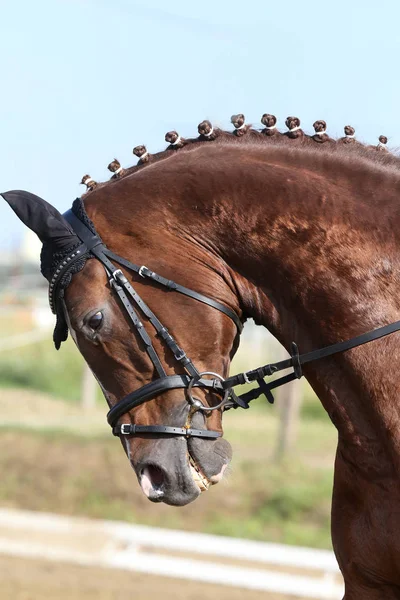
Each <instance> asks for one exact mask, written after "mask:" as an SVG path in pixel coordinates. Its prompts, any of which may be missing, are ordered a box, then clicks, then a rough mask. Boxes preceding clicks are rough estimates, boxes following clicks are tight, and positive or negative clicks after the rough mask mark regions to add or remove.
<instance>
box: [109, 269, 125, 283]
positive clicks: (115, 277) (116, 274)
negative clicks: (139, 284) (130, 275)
mask: <svg viewBox="0 0 400 600" xmlns="http://www.w3.org/2000/svg"><path fill="white" fill-rule="evenodd" d="M113 281H115V283H117V284H118V285H121V284H122V285H124V283H127V282H128V280H127V278H126V277H125V275H124V274H123V272H122V271H121V269H116V270H115V271H113V273H111V279H110V283H111V284H112V283H113Z"/></svg>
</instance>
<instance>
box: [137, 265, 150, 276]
mask: <svg viewBox="0 0 400 600" xmlns="http://www.w3.org/2000/svg"><path fill="white" fill-rule="evenodd" d="M144 269H147V267H146V266H145V265H142V266H141V267H140V269H139V271H138V273H139V275H140V277H143V279H146V275H143V271H144ZM147 270H149V269H147Z"/></svg>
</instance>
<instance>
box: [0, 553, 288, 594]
mask: <svg viewBox="0 0 400 600" xmlns="http://www.w3.org/2000/svg"><path fill="white" fill-rule="evenodd" d="M0 597H1V600H127V599H130V598H132V600H133V599H134V600H150V599H151V598H162V599H163V600H164V599H165V600H169V599H170V598H171V599H173V600H263V599H264V600H288V599H287V597H284V596H276V595H270V594H267V593H264V592H258V591H254V592H253V591H248V590H242V589H237V588H231V587H227V586H217V585H212V584H208V583H205V584H202V583H198V582H191V581H183V580H177V579H168V578H165V577H154V576H149V575H143V574H139V573H129V572H126V571H118V570H114V569H99V568H93V567H80V566H76V565H69V564H61V563H52V562H47V561H41V560H36V559H21V558H9V557H5V556H0ZM291 600H294V599H293V597H291Z"/></svg>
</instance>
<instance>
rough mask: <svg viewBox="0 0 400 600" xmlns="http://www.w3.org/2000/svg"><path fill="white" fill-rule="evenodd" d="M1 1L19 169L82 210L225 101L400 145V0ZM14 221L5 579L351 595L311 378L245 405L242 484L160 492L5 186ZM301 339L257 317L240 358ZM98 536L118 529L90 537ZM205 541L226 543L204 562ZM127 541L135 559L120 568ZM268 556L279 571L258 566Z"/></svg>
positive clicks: (268, 354) (11, 141) (7, 236)
mask: <svg viewBox="0 0 400 600" xmlns="http://www.w3.org/2000/svg"><path fill="white" fill-rule="evenodd" d="M1 8H2V12H1V15H2V16H1V19H2V36H1V37H0V49H1V52H0V57H1V58H0V61H1V74H2V78H1V82H2V94H1V99H0V103H1V119H0V133H1V140H2V143H1V145H0V164H1V166H2V170H1V187H2V190H7V189H15V188H22V189H28V190H29V191H32V192H34V193H36V194H38V195H40V196H42V197H44V198H45V199H47V200H49V201H50V202H52V203H53V204H54V205H55V206H56V207H57V208H58V209H59V210H60V211H64V210H66V209H67V208H69V206H70V205H71V202H72V200H73V199H74V198H75V197H76V196H78V195H80V194H81V193H82V189H81V187H80V186H79V182H80V180H81V178H82V176H83V175H84V174H85V173H90V175H91V176H92V177H93V178H95V179H97V180H104V179H106V178H107V177H108V175H107V170H106V166H107V164H108V163H109V162H110V161H111V160H112V159H113V158H114V157H117V158H118V159H119V160H120V161H121V163H122V165H123V166H129V165H131V164H134V162H136V159H135V160H134V157H133V156H132V154H131V150H132V147H133V146H136V145H138V144H141V143H145V144H146V145H147V147H148V149H149V150H150V152H152V151H154V152H155V151H158V150H160V149H162V148H163V147H165V144H164V141H163V140H164V135H165V133H166V132H167V131H169V130H171V129H176V130H177V131H178V132H179V133H180V134H181V135H183V136H194V135H196V131H197V124H198V123H199V122H200V121H201V120H203V119H204V118H208V119H210V120H211V121H212V122H213V123H215V124H218V125H220V126H222V127H224V128H227V129H229V128H230V126H229V119H230V116H231V114H233V113H236V112H244V114H245V115H246V118H247V121H248V122H252V123H254V124H255V126H256V127H257V126H258V125H259V121H260V118H261V115H262V114H263V113H264V112H271V113H273V114H276V115H277V117H278V123H279V125H280V127H282V128H283V127H284V125H283V124H284V120H285V118H286V116H287V115H289V114H294V115H297V116H299V117H300V118H301V120H302V125H303V126H304V129H305V130H306V131H309V130H310V129H311V127H312V123H313V122H314V121H315V120H316V119H319V118H322V119H325V120H326V121H327V123H328V132H329V133H330V134H331V135H332V136H340V135H342V131H343V127H344V125H346V124H351V125H353V126H354V127H355V128H356V134H357V136H358V138H359V139H361V140H364V141H366V142H368V143H376V141H377V137H378V136H379V135H380V134H385V135H387V136H388V138H389V145H390V146H392V147H393V148H394V147H396V146H397V145H398V144H399V143H400V124H399V120H398V118H397V117H398V115H397V104H398V97H399V80H398V78H397V77H395V76H394V73H395V72H396V70H395V67H396V65H395V60H396V57H397V56H398V52H399V37H398V31H397V28H398V17H399V16H400V8H399V5H398V3H397V2H395V1H394V0H393V1H389V0H382V1H381V2H380V3H379V7H378V5H377V4H376V2H372V1H368V0H367V1H363V2H361V0H356V1H355V2H352V3H349V2H345V1H344V0H337V1H335V2H327V3H325V4H323V5H322V4H321V3H320V2H316V1H314V0H308V1H305V2H303V3H301V4H299V3H298V2H295V1H294V0H282V1H281V2H279V3H275V2H272V1H271V2H270V1H268V0H266V1H261V0H259V1H256V0H248V2H246V3H245V4H243V3H240V2H236V1H230V2H227V1H225V0H223V1H220V2H211V1H210V0H204V1H203V2H202V3H201V5H199V4H197V3H196V4H193V3H188V2H183V0H182V1H181V0H171V1H170V2H168V3H167V2H163V1H161V0H148V1H147V2H139V1H134V0H114V2H112V3H111V2H106V1H102V0H96V1H95V0H63V1H62V0H51V1H50V0H48V1H47V0H39V1H38V2H35V3H32V2H28V1H27V0H21V1H18V2H14V3H3V5H2V7H1ZM0 222H1V223H2V228H1V234H0V422H1V428H0V469H1V480H0V582H1V586H2V595H1V598H7V599H8V598H13V599H14V600H15V599H17V600H21V599H23V598H24V599H25V598H33V599H35V600H36V599H42V598H43V599H50V598H51V599H54V598H60V599H63V598H69V599H71V598H72V599H75V598H76V599H81V598H85V599H89V600H90V599H91V598H96V599H100V600H106V599H111V598H112V599H115V598H117V599H118V598H121V599H122V597H124V598H126V597H130V596H129V593H130V592H131V595H132V597H133V596H134V597H135V598H143V599H145V598H149V597H151V596H153V595H154V594H155V593H158V594H160V593H161V594H162V595H163V596H164V597H166V598H170V597H171V598H172V597H174V598H177V599H180V598H193V599H197V598H202V599H204V598H211V597H214V598H215V597H218V598H225V597H226V598H228V597H229V598H236V597H237V598H239V597H240V598H244V599H247V600H252V599H253V598H256V597H257V598H266V599H269V600H272V599H278V598H279V599H281V598H284V597H285V598H294V597H296V596H299V597H309V598H311V597H313V598H323V597H324V598H328V597H329V598H339V597H341V595H340V593H339V592H338V589H339V588H338V586H340V578H339V577H338V575H337V572H336V567H335V566H334V561H333V559H332V555H331V554H330V549H331V542H330V530H329V529H330V504H331V491H332V472H333V461H334V453H335V445H336V432H335V429H334V427H333V426H332V425H331V423H330V421H329V419H328V417H327V415H326V414H325V412H324V411H323V409H322V407H321V405H320V403H319V401H318V400H317V399H316V397H315V396H314V394H313V393H312V391H311V389H310V388H309V386H308V385H307V383H306V382H304V381H301V382H295V383H294V384H291V385H290V386H287V387H285V388H281V390H280V391H279V393H277V394H276V404H275V405H274V406H270V405H268V404H267V403H266V401H265V400H264V399H260V400H258V401H256V402H255V403H254V405H253V406H252V408H251V410H250V411H243V412H241V413H240V414H239V412H235V411H230V412H229V413H228V414H227V415H226V416H225V417H224V421H225V434H226V437H227V438H228V439H229V441H230V442H231V443H232V445H233V449H234V459H233V463H232V468H231V472H230V473H229V475H228V477H227V478H226V480H225V481H224V482H223V483H221V484H220V485H218V486H215V487H214V488H213V489H212V490H210V491H209V493H207V494H202V496H201V497H200V498H199V500H198V501H197V502H196V504H195V505H190V506H187V507H184V508H179V509H177V508H171V507H167V506H163V505H152V504H151V503H149V502H148V500H147V499H146V498H145V497H144V496H143V494H142V492H141V491H140V489H139V486H138V484H137V482H136V479H135V476H134V474H133V473H132V471H131V470H130V467H129V465H128V461H127V460H126V458H125V456H124V454H123V452H122V449H121V447H120V444H119V443H118V442H117V441H116V440H115V439H114V438H113V437H112V436H111V435H110V431H109V427H108V425H106V422H105V414H106V410H107V409H106V403H105V401H104V400H103V398H102V397H101V394H100V392H99V390H98V389H97V386H96V384H95V383H94V380H93V378H92V376H91V374H90V372H89V371H88V370H87V369H86V367H85V366H84V363H83V361H82V359H81V357H80V356H79V354H78V352H77V350H76V349H75V347H74V345H73V343H72V342H71V340H68V342H67V343H66V344H64V345H63V346H62V349H61V350H60V352H56V351H55V350H54V348H53V344H52V341H51V336H52V328H53V326H54V322H53V316H52V315H51V312H50V309H49V308H48V305H47V285H46V281H45V280H44V279H43V278H42V277H41V275H40V272H39V268H38V265H39V252H40V244H39V242H38V241H37V239H36V238H35V236H34V235H33V234H31V233H30V232H29V231H26V230H23V228H22V225H21V224H20V223H19V221H18V220H17V218H16V217H15V216H14V214H13V213H12V211H11V210H10V209H9V207H8V206H7V205H6V203H4V202H3V203H0ZM284 355H285V354H284V350H283V349H282V348H281V347H280V346H279V344H278V343H277V342H276V341H275V340H274V339H273V338H272V337H271V336H270V335H269V334H268V332H267V331H266V330H262V329H260V328H258V327H256V326H255V325H254V324H252V323H249V324H247V325H246V328H245V332H244V334H243V340H242V343H241V347H240V350H239V352H238V354H237V357H236V358H235V360H234V363H233V366H232V372H233V371H238V370H245V369H249V368H252V367H255V366H258V365H260V364H264V363H266V362H269V361H276V360H280V359H281V358H283V357H284ZM21 511H38V512H39V513H43V512H45V513H51V514H54V515H61V516H68V517H71V518H75V517H85V518H89V519H100V520H107V521H116V522H121V521H122V522H125V523H129V524H131V525H133V527H135V526H137V525H141V526H146V527H147V526H150V527H152V528H154V527H155V528H163V529H166V530H167V531H168V532H170V530H180V531H182V532H185V533H187V534H188V535H189V537H188V538H184V539H185V540H187V541H186V542H185V543H184V542H183V541H180V542H179V543H178V542H176V543H175V542H174V541H173V540H174V539H175V538H174V535H173V534H172V533H168V535H167V537H166V538H165V541H164V542H162V540H163V539H164V538H163V534H162V533H160V532H159V531H158V530H154V531H155V533H154V539H155V541H154V542H152V543H150V542H147V545H146V544H145V543H144V542H143V541H140V540H142V538H141V537H140V536H142V537H143V536H144V537H145V539H146V540H149V539H153V538H152V533H151V531H153V530H151V531H150V530H147V529H145V530H140V529H135V528H133V529H126V530H124V534H123V535H122V534H121V532H120V530H118V531H119V533H116V530H114V529H113V530H112V533H109V534H108V533H107V535H109V536H110V538H107V539H106V538H104V539H103V537H101V536H100V534H99V533H98V530H97V529H96V527H98V526H97V525H93V524H91V521H86V520H84V521H82V520H78V521H74V520H72V521H71V520H66V521H63V520H62V517H59V518H60V519H61V521H57V520H54V519H55V518H54V519H53V520H51V518H50V517H49V520H47V521H40V519H39V517H38V516H36V520H35V519H34V516H32V515H31V513H30V512H21ZM43 518H44V517H43ZM32 519H33V520H32ZM38 519H39V520H38ZM131 525H130V526H131ZM74 527H75V529H74ZM102 527H103V526H102ZM104 527H105V526H104ZM104 527H103V529H101V531H102V533H101V535H102V536H104V535H105V533H104V531H105V530H104ZM85 528H86V529H85ZM91 528H92V529H91ZM68 531H70V532H75V533H74V534H73V535H72V533H71V536H70V537H69V538H67V537H65V539H64V537H63V536H66V533H67V532H68ZM94 531H95V532H96V533H94ZM107 531H108V530H107ZM110 531H111V529H110ZM128 532H130V533H129V535H128ZM190 532H200V533H203V534H211V535H218V536H228V537H232V538H235V539H238V538H240V539H242V540H253V541H257V542H261V543H262V545H257V544H256V545H251V543H250V542H249V543H248V544H247V543H245V542H243V544H245V545H243V546H240V545H239V546H237V548H238V554H235V552H234V548H235V547H236V546H235V545H234V542H232V543H231V544H229V542H226V541H224V542H223V550H221V552H220V556H218V557H217V558H215V556H214V555H212V548H216V547H217V546H218V543H217V542H216V541H215V539H214V538H201V539H200V538H196V537H190ZM97 535H99V536H100V537H99V538H98V537H96V536H97ZM121 536H122V537H121ZM124 536H125V537H124ZM135 536H136V537H135ZM88 539H91V540H93V539H94V540H97V541H96V543H95V544H94V546H90V547H87V541H88ZM179 539H181V538H179ZM182 539H183V538H182ZM71 540H72V541H71ZM132 540H133V541H132ZM135 540H136V541H135ZM138 540H139V541H138ZM199 540H200V541H199ZM201 540H203V541H202V542H201ZM207 540H208V541H207ZM97 542H98V543H97ZM200 542H201V543H204V544H205V546H206V547H207V549H208V550H209V551H208V552H204V555H205V556H203V557H200V558H201V560H203V563H201V562H200V558H199V556H198V554H196V552H197V553H198V550H196V549H195V548H196V546H197V548H199V547H200V546H201V543H200ZM221 543H222V542H221ZM235 543H236V542H235ZM143 544H144V545H143ZM185 544H186V546H185ZM246 544H247V545H246ZM249 544H250V545H249ZM271 544H278V546H276V545H272V546H271ZM286 546H290V547H293V546H294V547H296V548H297V547H308V548H314V549H317V550H327V551H328V552H320V553H318V552H317V553H312V552H311V551H310V553H308V554H307V552H305V551H303V552H302V551H301V549H296V551H295V552H294V554H293V553H291V551H290V549H289V550H287V549H286ZM103 547H104V548H106V549H108V550H107V552H108V554H107V552H106V550H104V552H103V550H102V549H103ZM68 548H69V551H68ZM229 549H230V550H229ZM100 550H101V552H103V553H101V552H100ZM97 551H99V552H100V554H101V557H100V558H99V559H98V560H97V562H96V561H95V560H94V558H93V557H94V556H95V555H96V556H97V554H96V552H97ZM239 551H240V552H239ZM140 552H141V553H142V554H140ZM118 553H119V554H118ZM224 553H225V554H224ZM100 554H99V556H100ZM226 554H227V556H225V555H226ZM139 555H140V556H139ZM245 555H247V557H248V558H249V557H250V558H251V557H252V559H251V561H250V562H248V563H246V561H245V558H246V557H245ZM71 556H73V557H75V558H74V559H73V558H71ZM115 556H119V557H120V563H118V565H117V566H118V568H124V569H127V570H126V571H125V572H124V573H123V575H122V576H121V573H120V572H118V571H116V570H115V569H114V570H113V569H111V568H110V566H111V563H112V562H113V560H114V565H113V566H114V567H115V566H116V563H117V561H116V560H115ZM239 556H241V558H240V559H239ZM263 556H264V559H263V558H262V557H263ZM135 557H136V558H135ZM223 557H225V558H224V560H225V563H224V564H222V561H223ZM255 557H256V558H257V560H255ZM139 558H140V560H139ZM172 559H173V561H172V562H168V561H171V560H172ZM184 560H186V561H189V562H184ZM191 560H192V562H190V561H191ZM193 560H194V561H196V560H197V561H198V562H197V563H196V562H193ZM85 561H86V562H85ZM91 561H92V562H91ZM107 561H108V562H107ZM124 561H125V562H124ZM166 561H167V562H166ZM204 561H208V563H207V562H206V563H204ZM210 562H212V564H210ZM245 563H246V564H245ZM133 564H135V565H136V567H137V568H136V571H133V572H131V571H130V570H129V569H130V568H132V565H133ZM123 565H125V566H123ZM127 565H129V567H127ZM140 565H142V567H140ZM146 565H147V566H146ZM250 568H256V569H257V572H256V571H254V570H253V571H250V572H247V571H243V569H250ZM224 569H225V570H224ZM229 569H230V571H229ZM240 569H242V571H240ZM263 569H264V571H263V572H261V571H262V570H263ZM239 572H240V573H242V575H243V577H242V578H241V579H240V577H239ZM263 573H264V574H263ZM206 574H207V575H206ZM166 575H170V577H166ZM236 575H237V577H238V579H237V583H236V584H235V581H236V579H235V576H236ZM179 577H186V578H187V580H186V581H185V582H183V581H181V580H180V579H179ZM296 578H297V579H296ZM310 580H311V581H317V582H320V583H321V585H320V587H318V586H317V587H315V585H314V584H310ZM198 581H201V586H200V585H199V583H198ZM257 581H258V582H259V583H258V584H257V583H254V582H257ZM246 582H247V584H246ZM251 582H253V584H252V583H251ZM260 582H261V583H260ZM263 582H264V583H263ZM234 585H235V586H236V587H233V586H234ZM257 585H258V587H257ZM313 586H314V587H313ZM252 587H253V589H252ZM133 589H134V590H135V592H134V595H133V594H132V590H133ZM296 591H297V593H296ZM127 594H128V595H127Z"/></svg>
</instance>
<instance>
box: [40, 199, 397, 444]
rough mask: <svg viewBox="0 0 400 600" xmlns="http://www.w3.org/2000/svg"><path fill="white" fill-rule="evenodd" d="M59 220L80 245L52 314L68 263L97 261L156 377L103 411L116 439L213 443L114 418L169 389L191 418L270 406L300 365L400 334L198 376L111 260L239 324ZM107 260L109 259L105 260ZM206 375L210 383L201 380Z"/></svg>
mask: <svg viewBox="0 0 400 600" xmlns="http://www.w3.org/2000/svg"><path fill="white" fill-rule="evenodd" d="M64 218H65V219H66V220H67V221H68V223H69V224H70V225H71V226H72V228H73V230H74V231H75V233H76V235H77V236H78V238H79V239H80V240H81V242H82V244H81V245H80V246H79V247H78V248H75V250H74V251H73V252H72V253H71V254H70V255H69V256H67V257H66V258H65V259H64V260H63V262H62V263H61V265H60V266H59V267H58V268H57V270H56V271H55V273H54V275H53V277H52V279H51V282H50V287H49V302H50V307H51V309H52V311H53V313H56V312H57V308H58V307H57V298H58V288H59V286H60V282H61V280H62V278H63V276H64V275H65V274H66V273H67V272H68V271H69V270H70V269H71V267H72V265H73V264H74V263H75V262H76V261H78V260H80V259H81V258H82V256H83V255H88V254H91V255H92V256H93V257H95V258H97V259H98V260H99V261H100V262H101V264H102V265H103V266H104V268H105V271H106V273H107V277H108V280H109V283H110V286H111V288H112V290H113V291H114V292H115V293H116V294H117V296H118V297H119V299H120V302H121V304H122V306H123V307H124V309H125V311H126V313H127V315H128V317H129V319H130V322H131V323H132V326H133V328H134V329H135V330H136V332H137V334H138V335H139V337H140V339H141V340H142V342H143V344H144V346H145V349H146V352H147V354H148V356H149V358H150V360H151V362H152V363H153V366H154V368H155V370H156V372H157V374H158V379H155V380H154V381H151V382H150V383H148V384H146V385H144V386H142V387H141V388H139V389H137V390H135V391H133V392H131V393H130V394H128V395H127V396H125V397H124V398H122V399H121V400H119V401H118V402H117V403H116V404H115V405H114V406H113V407H112V408H111V409H110V411H109V412H108V415H107V421H108V423H109V424H110V426H111V427H112V431H113V434H114V435H116V436H121V435H123V436H126V435H131V436H133V435H147V434H153V435H170V436H171V435H172V436H185V437H186V438H190V437H198V438H206V439H215V438H218V437H221V435H222V434H221V433H220V432H218V431H210V430H208V429H193V428H190V427H173V426H169V425H166V426H164V425H135V424H126V423H124V424H119V425H118V421H119V419H120V418H121V417H122V416H123V415H125V414H126V413H128V412H129V411H131V410H132V409H134V408H136V407H137V406H140V405H141V404H143V403H144V402H147V401H148V400H151V399H153V398H155V397H156V396H158V395H160V394H162V393H165V392H167V391H169V390H174V389H182V390H185V393H186V399H187V402H188V404H189V407H190V414H193V413H194V412H196V411H201V412H204V413H207V412H209V411H213V410H224V411H225V410H229V409H230V408H239V407H240V408H249V402H250V401H251V400H254V399H256V398H258V397H259V396H260V395H262V394H264V395H265V396H266V398H267V400H268V402H270V403H271V404H273V402H274V398H273V395H272V390H273V389H275V388H277V387H280V386H281V385H284V384H285V383H288V382H289V381H293V380H294V379H296V378H297V379H300V377H302V375H303V373H302V365H304V364H307V363H310V362H313V361H315V360H319V359H322V358H326V357H328V356H332V355H334V354H337V353H339V352H345V351H347V350H350V349H352V348H355V347H357V346H361V345H362V344H365V343H367V342H371V341H373V340H377V339H379V338H381V337H383V336H386V335H389V334H391V333H394V332H396V331H399V330H400V321H396V322H395V323H391V324H390V325H385V326H384V327H380V328H378V329H374V330H373V331H370V332H368V333H364V334H362V335H359V336H357V337H354V338H351V339H350V340H346V341H343V342H339V343H337V344H333V345H331V346H327V347H325V348H321V349H319V350H314V351H312V352H308V353H306V354H299V351H298V348H297V346H296V344H295V343H294V342H293V343H292V345H291V358H288V359H286V360H283V361H280V362H277V363H273V364H268V365H264V366H262V367H259V368H258V369H254V370H252V371H247V372H245V373H240V374H238V375H234V376H232V377H228V378H227V379H224V378H223V377H222V376H221V375H219V374H217V373H214V372H212V371H204V372H199V371H198V369H196V367H195V365H194V364H193V362H192V360H191V359H190V358H189V357H188V356H187V355H186V353H185V351H184V350H183V349H182V348H181V347H180V346H179V345H178V344H177V342H176V341H175V339H174V338H173V336H172V335H171V334H170V333H169V331H168V329H167V328H166V327H165V326H164V325H163V324H162V323H161V322H160V321H159V319H158V318H157V317H156V315H155V314H154V313H153V311H152V310H151V309H150V308H149V307H148V306H147V304H146V303H145V302H144V301H143V300H142V298H141V297H140V296H139V294H138V293H137V292H136V290H135V289H134V288H133V287H132V285H131V284H130V283H129V281H128V279H127V278H126V277H125V275H124V273H123V272H122V271H121V269H120V268H118V267H116V266H115V265H114V264H113V262H111V260H113V261H115V262H116V263H117V264H118V265H121V266H123V267H125V268H127V269H129V270H130V271H134V272H135V273H138V274H139V275H140V276H141V277H143V278H144V279H148V280H150V281H151V282H154V283H155V284H158V285H160V286H162V287H164V288H166V289H167V290H169V291H175V292H178V293H180V294H184V295H185V296H188V297H189V298H193V299H194V300H197V301H199V302H202V303H203V304H207V305H208V306H211V307H212V308H215V309H217V310H219V311H220V312H222V313H224V314H225V315H227V316H228V317H229V318H230V319H231V320H232V321H233V322H234V323H235V325H236V328H237V330H238V333H239V334H240V333H241V331H242V329H243V324H242V322H241V320H240V319H239V317H238V315H237V314H236V313H235V312H234V311H233V310H231V309H230V308H228V307H227V306H225V305H224V304H221V303H220V302H217V301H216V300H213V299H212V298H208V297H207V296H204V295H203V294H200V293H199V292H195V291H194V290H191V289H189V288H186V287H184V286H181V285H179V284H177V283H175V282H174V281H172V280H170V279H166V278H165V277H162V276H161V275H158V274H157V273H155V272H154V271H152V270H151V269H148V268H147V267H145V266H144V265H142V266H139V265H136V264H134V263H131V262H130V261H128V260H126V259H125V258H122V257H121V256H118V255H117V254H115V253H114V252H112V251H111V250H109V249H108V248H107V247H106V246H105V244H104V243H103V242H102V240H101V238H100V237H99V236H98V234H97V233H93V231H91V229H89V227H87V226H86V225H85V223H83V222H82V221H81V219H79V218H78V217H77V216H76V215H75V214H74V213H73V212H72V210H69V211H67V212H66V213H65V214H64ZM110 259H111V260H110ZM137 310H139V311H140V312H141V313H143V314H144V315H145V317H146V318H147V319H148V320H149V322H150V323H151V325H152V326H153V327H154V329H155V331H156V333H157V336H158V337H159V338H160V339H161V340H162V341H163V342H164V343H165V345H166V346H167V347H168V348H169V350H170V351H171V352H172V354H173V356H174V358H175V360H176V362H177V364H180V365H182V367H183V368H184V370H185V374H184V375H167V374H166V372H165V369H164V367H163V366H162V364H161V361H160V358H159V356H158V354H157V352H156V351H155V349H154V346H153V344H152V341H151V338H150V336H149V335H148V333H147V331H146V329H145V328H144V326H143V323H142V321H141V320H140V317H139V314H138V312H137ZM289 368H292V369H293V372H292V373H289V374H288V375H285V376H283V377H280V378H278V379H275V380H274V381H270V382H268V383H267V382H266V381H265V377H269V376H271V375H273V374H275V373H277V372H278V371H282V370H285V369H289ZM206 376H208V377H211V379H206ZM252 382H256V383H257V384H258V388H253V389H251V390H250V391H249V392H247V393H244V394H241V395H239V396H238V395H236V394H235V392H234V390H233V388H234V387H236V386H238V385H243V384H245V383H252ZM196 389H203V390H206V391H209V392H213V393H214V394H218V395H219V396H220V398H221V400H220V402H218V404H216V405H215V406H206V405H205V404H203V402H201V400H199V399H198V398H196V397H195V396H194V395H193V393H195V390H196Z"/></svg>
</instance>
